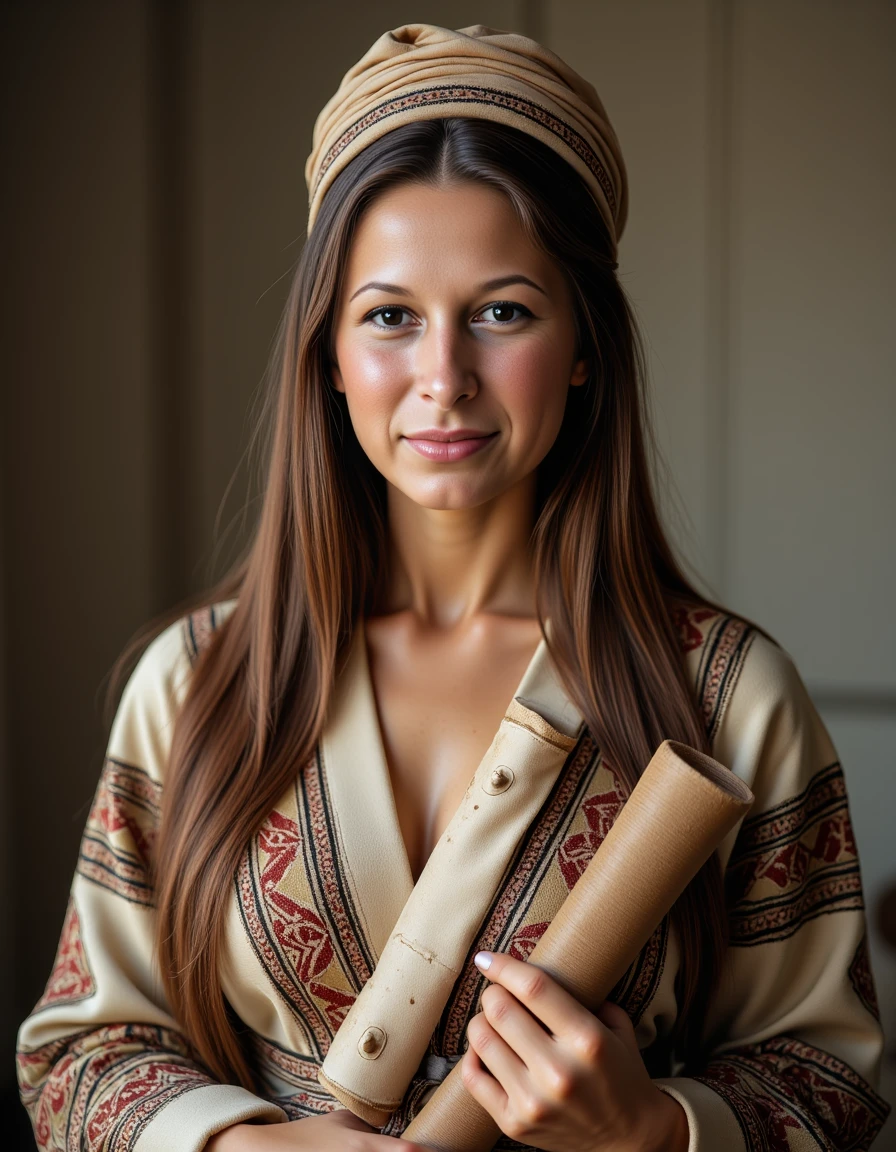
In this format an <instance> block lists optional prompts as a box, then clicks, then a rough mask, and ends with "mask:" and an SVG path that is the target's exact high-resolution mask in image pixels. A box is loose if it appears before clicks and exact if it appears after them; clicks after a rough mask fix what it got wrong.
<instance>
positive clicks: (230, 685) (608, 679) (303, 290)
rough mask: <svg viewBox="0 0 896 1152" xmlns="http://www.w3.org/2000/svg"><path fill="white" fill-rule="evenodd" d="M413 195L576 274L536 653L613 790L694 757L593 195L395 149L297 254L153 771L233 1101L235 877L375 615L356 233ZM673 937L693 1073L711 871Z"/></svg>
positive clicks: (171, 930) (328, 208) (208, 1043)
mask: <svg viewBox="0 0 896 1152" xmlns="http://www.w3.org/2000/svg"><path fill="white" fill-rule="evenodd" d="M407 181H428V182H435V183H442V182H456V181H478V182H485V183H487V184H489V185H491V186H493V187H496V188H498V189H500V190H501V191H502V192H503V193H504V194H505V195H506V196H507V198H508V200H509V203H510V204H511V205H512V206H513V209H514V210H515V211H516V212H517V214H518V217H519V219H520V221H521V223H522V225H523V227H524V228H525V230H526V232H527V235H528V236H529V237H530V238H531V239H532V241H533V242H534V243H535V244H537V245H539V246H540V247H541V248H543V249H544V250H545V251H546V252H547V253H548V254H549V255H550V256H551V258H552V259H553V260H555V261H556V263H557V264H558V266H559V267H560V268H561V269H562V270H563V271H564V273H565V274H566V276H567V277H568V280H569V283H570V285H571V287H572V289H573V296H574V300H575V310H576V324H577V331H578V338H579V341H580V353H579V354H580V355H581V356H584V357H586V358H587V359H588V360H589V362H590V364H591V368H592V370H591V376H590V379H589V380H588V382H587V384H586V385H585V386H584V387H579V388H571V389H569V393H568V401H567V407H566V411H565V415H564V419H563V423H562V426H561V429H560V432H559V434H558V437H557V440H556V442H555V444H554V445H553V447H552V448H551V450H550V452H549V453H548V455H547V456H546V457H545V459H544V461H543V462H542V464H541V465H540V466H539V469H538V476H537V485H536V488H537V491H536V510H535V511H536V523H535V528H534V532H533V536H532V550H533V551H532V555H533V558H534V573H535V579H536V603H537V613H538V618H539V621H540V623H541V624H542V628H544V621H545V619H546V618H547V617H550V618H551V621H552V629H553V635H552V641H551V644H550V651H551V655H552V658H553V660H554V662H555V664H556V666H557V668H558V670H559V672H560V674H561V676H562V678H563V680H564V683H565V685H566V688H567V691H568V692H569V694H570V697H571V698H572V699H573V700H574V701H575V703H576V704H577V706H578V707H579V709H580V711H581V712H582V714H583V716H584V717H585V721H586V724H587V727H588V729H589V731H590V733H591V735H592V736H593V738H594V740H595V741H596V743H597V746H598V747H599V748H600V749H601V752H602V754H603V756H604V758H605V760H606V762H607V763H608V764H609V765H611V766H612V768H613V770H614V771H615V772H616V773H617V774H618V776H619V777H620V778H621V780H622V782H623V784H624V786H625V787H626V788H627V789H629V790H630V789H631V788H632V787H634V785H635V783H636V781H637V779H638V777H639V775H640V773H641V772H642V771H643V769H644V766H645V765H646V764H647V762H648V760H649V759H650V756H651V754H652V753H653V751H654V750H655V748H656V747H657V745H658V744H659V743H660V742H661V741H662V740H663V739H665V738H667V737H670V738H674V739H676V740H681V741H684V742H685V743H687V744H690V745H692V746H694V747H696V748H701V749H704V750H708V741H707V735H706V732H705V729H704V725H703V723H702V720H701V718H700V715H699V713H698V708H697V704H696V701H695V698H694V694H693V689H692V687H691V685H690V683H689V682H688V678H687V676H686V674H685V668H684V662H683V657H682V652H681V648H680V645H679V642H678V639H677V635H676V631H675V629H674V627H673V623H672V613H673V609H674V608H675V607H676V606H679V605H681V604H682V603H685V604H688V603H693V604H698V603H699V604H702V603H705V600H704V598H703V597H701V596H700V595H699V594H698V593H697V592H696V591H695V589H694V588H693V587H692V586H691V584H690V583H689V582H688V580H687V579H686V577H685V576H684V574H683V573H682V570H681V568H680V566H679V564H678V563H677V562H676V560H675V558H674V556H673V553H672V551H671V549H670V547H669V545H668V543H667V541H666V538H665V536H664V534H663V529H662V527H661V524H660V520H659V516H658V515H657V511H656V505H655V501H654V496H653V493H652V489H651V482H650V476H649V469H648V457H647V452H646V450H645V428H646V423H645V414H644V411H643V398H642V397H643V392H642V381H643V379H644V361H643V352H642V350H641V345H640V340H639V337H638V335H637V330H636V326H635V322H634V319H633V316H632V313H631V310H630V307H629V304H628V302H627V300H626V297H625V294H624V292H623V290H622V288H621V286H620V284H619V281H618V279H617V276H616V264H615V262H614V260H613V257H612V248H611V244H610V240H609V236H608V234H607V230H606V227H605V225H604V223H603V221H602V219H601V217H600V214H599V212H598V211H597V208H596V206H595V204H594V202H593V200H592V199H591V197H590V195H589V194H588V192H587V189H586V188H585V186H584V184H583V183H582V182H581V181H580V179H579V178H578V176H577V175H576V174H575V173H574V171H573V170H572V169H571V168H570V167H569V166H568V165H567V164H566V163H565V162H564V161H563V160H562V159H561V158H560V157H558V156H557V155H556V154H555V153H554V152H553V151H552V150H550V149H548V148H547V147H546V146H544V145H542V144H540V143H539V142H538V141H536V140H534V139H532V138H531V137H529V136H527V135H525V134H523V133H521V132H518V131H515V130H513V129H509V128H506V127H501V126H498V125H495V124H492V123H489V122H487V121H481V120H472V119H462V118H456V119H446V120H431V121H423V122H420V123H415V124H409V125H406V126H403V127H401V128H398V129H396V130H394V131H393V132H391V133H389V134H388V135H386V136H384V137H383V138H382V139H380V140H378V141H376V142H375V143H373V144H371V145H370V146H369V147H367V148H366V149H365V150H364V151H362V152H361V153H360V154H359V155H358V156H357V157H356V158H355V159H354V160H353V161H352V162H351V163H350V164H349V165H347V166H346V168H345V169H344V170H343V171H342V172H341V173H340V174H339V176H338V177H337V179H336V180H335V181H334V183H333V185H332V187H331V188H330V190H329V192H328V193H327V196H326V198H325V200H324V202H323V204H322V206H321V210H320V213H319V215H318V218H317V220H316V222H315V226H314V228H313V230H312V233H311V236H310V237H309V239H308V242H307V244H306V246H305V248H304V251H303V253H302V256H301V258H300V261H299V264H298V267H297V270H296V274H295V277H294V280H293V283H292V286H291V290H290V293H289V298H288V302H287V305H286V308H285V311H284V315H283V319H282V321H281V325H280V329H279V333H278V338H277V344H276V350H275V355H274V357H273V359H272V367H271V380H270V384H271V387H270V389H269V396H268V401H267V407H266V410H265V412H264V414H263V420H264V421H265V426H266V428H267V429H268V441H267V449H266V454H267V461H268V463H267V470H266V485H265V490H264V498H263V504H262V508H261V514H260V518H259V522H258V525H257V528H256V532H255V535H254V538H253V541H252V543H251V546H250V547H249V549H248V550H247V552H246V554H245V556H244V557H243V558H242V559H241V560H240V561H239V562H238V563H237V564H236V565H235V567H234V569H233V570H232V571H231V573H230V574H229V575H228V576H227V577H226V578H225V579H224V580H223V581H222V582H221V583H220V584H218V585H217V586H216V587H215V588H213V589H211V590H210V591H209V592H207V593H206V595H205V596H204V597H203V598H202V601H201V603H213V602H218V601H220V600H224V599H229V598H232V597H236V598H237V605H236V607H235V609H234V611H233V613H232V614H231V616H230V617H229V618H228V619H227V620H226V622H225V623H223V624H222V625H221V626H220V627H219V629H218V630H217V632H216V633H215V634H214V636H213V639H212V641H211V643H210V644H209V646H208V647H207V649H206V650H205V651H204V653H203V654H202V657H201V659H200V660H199V661H198V662H197V665H196V667H195V669H194V672H193V675H192V677H191V681H190V686H189V690H188V693H187V695H186V699H185V701H184V704H183V706H182V709H181V711H180V713H179V716H178V719H177V723H176V725H175V730H174V736H173V744H172V748H171V754H170V760H169V764H168V767H167V779H166V784H165V789H164V801H163V812H162V824H161V829H160V835H159V841H158V849H157V854H156V860H155V866H154V867H155V876H154V879H155V883H156V886H157V903H158V940H157V944H158V953H159V959H160V963H161V968H162V974H163V978H164V982H165V986H166V989H167V993H168V996H169V999H170V1002H171V1004H172V1008H173V1011H174V1013H175V1015H176V1016H177V1018H178V1020H179V1022H180V1024H181V1026H182V1027H183V1028H184V1030H185V1032H186V1033H187V1035H188V1036H189V1038H190V1039H191V1041H192V1043H193V1044H194V1046H195V1048H196V1050H197V1051H198V1053H199V1055H200V1056H201V1058H202V1060H203V1061H204V1062H205V1064H206V1065H207V1066H208V1068H209V1069H210V1070H211V1071H212V1073H213V1074H214V1075H215V1076H217V1077H218V1078H219V1079H220V1080H222V1081H233V1082H238V1083H242V1084H243V1085H245V1086H246V1087H252V1086H253V1076H252V1071H251V1067H250V1062H249V1060H248V1058H247V1056H246V1054H245V1052H244V1050H243V1048H242V1046H241V1043H240V1040H239V1032H238V1029H239V1027H240V1024H239V1021H238V1020H236V1019H235V1018H234V1015H233V1013H232V1010H231V1009H230V1007H229V1005H228V1004H227V1002H226V999H225V997H224V994H223V992H222V989H221V982H220V977H219V960H220V957H221V951H222V939H223V932H224V924H225V917H226V908H227V905H228V901H229V899H230V898H231V892H232V888H233V883H234V872H235V870H236V868H237V866H238V863H239V860H240V857H241V855H242V854H243V853H244V851H245V850H246V847H247V845H248V843H249V842H250V840H251V838H252V836H253V834H254V833H256V832H257V830H258V829H259V827H260V826H261V825H262V823H263V822H264V820H265V818H266V817H267V816H268V814H269V813H270V811H271V809H272V808H273V807H274V805H275V804H276V803H277V801H278V800H279V799H280V797H281V796H282V795H283V793H284V792H285V791H286V790H287V788H288V786H289V784H290V782H291V781H292V780H293V779H294V777H295V775H296V773H297V772H299V771H301V768H302V765H303V764H304V763H305V762H306V761H307V759H308V758H309V757H310V756H311V755H312V754H313V750H314V748H315V745H316V743H317V741H318V739H319V737H320V734H321V731H322V727H323V724H324V720H325V717H326V715H327V709H328V704H329V701H330V697H331V692H332V689H333V684H334V680H335V678H336V675H337V674H338V672H339V670H340V669H341V666H342V662H343V660H344V658H345V656H346V655H347V651H348V647H349V644H350V642H351V637H352V632H353V628H354V626H355V622H356V620H357V619H358V616H359V614H360V615H372V614H376V612H377V611H378V610H380V611H381V610H382V605H383V604H384V602H385V601H384V598H385V592H386V588H387V569H386V559H387V549H386V543H387V535H386V533H387V523H386V494H385V481H384V480H383V478H382V477H381V476H380V475H379V474H378V473H377V472H376V471H375V469H374V468H373V466H372V465H371V464H370V462H369V460H368V459H367V457H366V455H365V454H364V452H363V451H362V450H361V448H360V445H359V444H358V441H357V439H356V437H355V435H354V431H353V429H352V426H351V421H350V419H349V418H348V414H347V409H346V407H345V403H344V397H343V396H342V395H341V394H339V393H338V392H336V391H335V390H334V389H333V388H332V387H331V385H330V381H329V366H330V363H331V338H332V323H333V317H334V313H335V303H336V301H337V299H338V293H339V291H340V286H341V284H340V276H341V270H342V269H343V268H344V267H345V265H346V262H347V256H348V252H349V246H350V244H351V242H352V236H353V234H354V231H355V228H356V225H357V223H358V220H359V218H360V217H361V214H362V213H363V212H364V210H365V208H366V207H367V206H368V205H369V204H370V203H371V202H372V201H373V199H374V198H375V197H376V196H377V195H379V194H380V193H381V192H382V191H383V190H384V189H386V188H388V187H393V186H395V185H397V184H399V183H403V182H407ZM178 611H179V612H182V611H183V606H181V608H180V609H179V610H178ZM167 622H170V619H168V618H166V621H165V622H164V623H167ZM158 628H159V624H158V622H157V626H156V629H155V630H156V631H158ZM143 639H144V640H145V636H144V637H143ZM671 919H672V923H673V924H674V926H675V927H676V929H677V932H678V936H679V940H680V946H681V950H682V952H681V970H680V974H679V978H678V984H677V995H678V1001H679V1017H678V1022H677V1025H676V1032H675V1034H674V1040H675V1042H676V1045H677V1047H678V1050H679V1052H680V1053H681V1054H682V1055H684V1056H685V1057H688V1056H689V1055H692V1054H694V1053H695V1052H696V1046H697V1044H698V1043H699V1038H700V1025H701V1023H702V1020H703V1016H704V1012H705V1008H706V1005H707V1002H708V1000H709V997H710V996H711V994H712V992H713V991H714V989H715V986H716V984H717V982H718V977H719V973H720V968H721V962H722V956H723V953H724V949H725V945H726V940H725V925H726V923H727V920H726V915H725V906H724V897H723V889H722V878H721V869H720V866H719V861H718V857H717V856H716V855H713V857H711V858H710V860H709V861H708V862H707V864H706V865H705V866H704V867H703V868H702V870H701V871H700V873H699V874H698V875H697V877H696V878H695V879H694V880H693V882H692V883H691V884H690V886H689V887H688V889H687V890H686V892H685V893H684V895H683V896H682V897H681V898H680V899H679V900H678V902H677V903H676V905H675V907H674V909H673V910H672V913H671Z"/></svg>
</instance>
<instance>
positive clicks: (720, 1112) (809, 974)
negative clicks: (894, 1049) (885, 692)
mask: <svg viewBox="0 0 896 1152" xmlns="http://www.w3.org/2000/svg"><path fill="white" fill-rule="evenodd" d="M713 751H714V755H715V756H716V758H717V759H718V760H720V761H721V762H722V763H724V764H726V765H727V766H728V767H729V768H730V769H731V770H732V771H734V772H735V773H736V774H737V775H738V776H740V777H741V778H742V779H743V780H745V781H746V783H747V784H749V786H750V787H751V788H752V790H753V792H754V795H755V797H756V799H755V803H754V805H753V807H752V809H751V810H750V812H749V813H748V815H747V817H746V818H745V819H744V820H743V821H742V822H741V823H740V825H739V826H738V827H736V828H735V829H734V830H732V832H731V833H730V834H729V837H728V838H727V839H726V841H725V842H724V843H723V845H722V846H721V848H720V855H721V858H722V863H723V866H724V868H725V890H726V902H727V907H728V922H729V933H730V943H729V947H728V951H727V956H726V961H725V964H724V969H723V976H722V983H721V986H720V989H719V991H718V993H717V995H716V997H715V998H714V1000H713V1002H712V1004H711V1006H710V1010H709V1012H708V1014H707V1019H706V1021H705V1026H704V1030H703V1050H704V1057H703V1058H701V1059H700V1060H699V1061H697V1062H696V1066H695V1067H687V1068H679V1069H675V1068H673V1071H676V1072H678V1073H682V1074H676V1075H673V1076H670V1077H667V1078H663V1079H658V1080H655V1081H654V1083H655V1084H657V1086H658V1087H660V1088H661V1089H662V1090H663V1091H665V1092H668V1093H669V1094H670V1095H671V1096H673V1097H674V1098H675V1099H676V1100H677V1101H678V1102H679V1103H680V1104H681V1105H682V1107H683V1108H684V1110H685V1112H686V1114H687V1118H688V1123H689V1126H690V1143H689V1148H688V1152H718V1150H719V1149H723V1148H724V1149H726V1152H796V1150H801V1149H807V1150H808V1149H813V1150H823V1152H841V1150H843V1152H845V1150H846V1149H850V1150H863V1149H867V1148H869V1147H870V1145H871V1143H872V1141H873V1140H874V1138H875V1136H876V1135H877V1133H878V1132H879V1131H880V1128H881V1127H882V1126H883V1123H884V1121H885V1120H886V1118H887V1116H888V1114H889V1111H890V1107H889V1105H888V1104H887V1103H886V1102H885V1101H884V1100H883V1099H881V1097H880V1096H879V1095H878V1094H877V1091H876V1090H877V1088H878V1087H879V1084H880V1061H881V1055H882V1050H883V1032H882V1028H881V1023H880V1015H879V1011H878V1007H877V1001H876V997H875V989H874V980H873V977H872V973H871V968H870V965H869V959H868V944H867V934H866V920H865V911H864V902H863V895H862V882H861V875H860V870H859V857H858V851H857V848H856V842H855V836H854V834H853V829H852V825H851V822H850V813H849V803H848V798H847V791H846V783H845V780H844V776H843V771H842V768H841V766H840V763H839V761H838V759H837V754H836V752H835V750H834V748H833V745H832V744H831V741H830V738H829V736H828V734H827V732H826V730H825V728H824V725H823V724H822V721H821V719H820V717H819V716H818V714H817V712H816V710H815V708H814V706H813V704H812V702H811V700H810V699H809V696H808V693H807V692H806V689H805V687H804V685H803V683H802V681H801V680H800V677H799V675H798V674H797V672H796V669H795V668H794V665H793V663H792V661H791V660H790V658H789V657H788V656H787V655H786V654H785V653H784V652H783V651H782V650H781V649H780V648H778V647H777V646H776V645H775V644H773V643H772V642H771V641H769V640H767V639H766V638H765V637H763V636H761V635H757V634H755V633H754V634H753V635H752V640H751V643H750V644H749V647H748V651H747V653H746V655H745V657H744V659H743V665H742V669H741V671H740V673H739V676H738V679H737V682H736V686H735V687H734V689H733V691H732V692H731V695H730V701H729V702H728V704H727V708H726V709H725V712H724V718H723V720H722V721H721V724H720V726H719V728H718V731H717V733H716V735H715V738H714V741H713Z"/></svg>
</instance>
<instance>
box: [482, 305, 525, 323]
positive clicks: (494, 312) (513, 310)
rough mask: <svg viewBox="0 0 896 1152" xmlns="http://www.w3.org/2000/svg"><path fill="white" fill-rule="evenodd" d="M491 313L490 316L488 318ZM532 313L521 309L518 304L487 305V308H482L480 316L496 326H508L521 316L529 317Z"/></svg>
mask: <svg viewBox="0 0 896 1152" xmlns="http://www.w3.org/2000/svg"><path fill="white" fill-rule="evenodd" d="M489 313H491V316H489ZM531 315H532V313H531V312H529V311H528V309H526V308H523V307H522V305H520V304H506V303H505V304H489V306H488V308H483V310H482V311H481V312H480V316H483V317H485V319H486V320H492V321H494V322H495V323H497V324H508V323H509V322H510V321H512V320H519V318H520V317H521V316H531Z"/></svg>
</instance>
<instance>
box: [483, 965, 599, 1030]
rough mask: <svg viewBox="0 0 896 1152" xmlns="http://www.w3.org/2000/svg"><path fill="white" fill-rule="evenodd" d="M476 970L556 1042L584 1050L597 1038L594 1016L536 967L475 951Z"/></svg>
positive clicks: (597, 1027)
mask: <svg viewBox="0 0 896 1152" xmlns="http://www.w3.org/2000/svg"><path fill="white" fill-rule="evenodd" d="M475 962H476V966H477V968H479V970H480V972H482V973H483V974H484V975H485V976H486V977H488V979H489V980H491V981H492V982H493V983H495V984H500V985H501V987H502V988H506V989H507V991H508V992H510V993H512V995H513V996H515V997H516V999H517V1000H519V1001H520V1003H521V1004H523V1005H525V1007H526V1008H527V1009H528V1010H529V1012H531V1013H532V1015H533V1016H534V1017H535V1018H536V1020H540V1021H541V1023H542V1024H544V1026H545V1027H546V1028H547V1029H548V1031H549V1032H550V1033H551V1034H552V1035H553V1036H555V1037H556V1038H557V1039H558V1040H564V1041H566V1042H567V1043H569V1044H570V1045H571V1046H572V1047H573V1048H574V1049H575V1048H578V1047H579V1046H580V1043H581V1042H584V1043H585V1045H586V1047H587V1049H588V1050H589V1051H590V1049H591V1048H592V1047H593V1046H594V1045H595V1043H596V1042H597V1041H598V1039H599V1032H600V1027H601V1026H600V1025H599V1024H598V1023H597V1021H596V1018H595V1016H594V1015H593V1013H591V1012H589V1011H588V1010H587V1009H586V1008H583V1007H582V1005H581V1004H580V1003H579V1002H578V1000H576V999H575V997H573V996H570V994H569V993H568V992H567V991H566V989H565V988H561V987H560V985H559V984H558V983H557V982H556V980H554V979H553V978H552V977H550V976H549V975H548V974H547V973H546V972H543V971H542V970H541V969H540V968H539V967H538V966H537V965H535V964H524V963H523V962H522V960H516V959H514V957H513V956H508V955H506V953H503V952H478V953H477V954H476V956H475Z"/></svg>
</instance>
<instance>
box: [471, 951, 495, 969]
mask: <svg viewBox="0 0 896 1152" xmlns="http://www.w3.org/2000/svg"><path fill="white" fill-rule="evenodd" d="M473 963H474V964H475V965H476V967H477V968H479V969H480V970H481V971H483V972H487V971H488V970H489V968H491V966H492V954H491V952H477V953H476V955H475V956H474V957H473Z"/></svg>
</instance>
